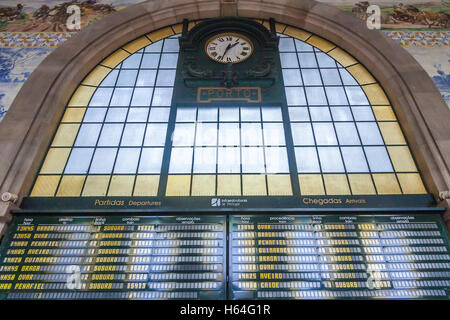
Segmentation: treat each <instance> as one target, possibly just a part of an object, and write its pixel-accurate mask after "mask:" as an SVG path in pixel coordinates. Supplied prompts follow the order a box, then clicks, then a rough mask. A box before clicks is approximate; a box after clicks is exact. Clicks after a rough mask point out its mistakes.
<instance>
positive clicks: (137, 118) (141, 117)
mask: <svg viewBox="0 0 450 320" xmlns="http://www.w3.org/2000/svg"><path fill="white" fill-rule="evenodd" d="M148 111H149V108H130V110H129V111H128V117H127V122H147V117H148Z"/></svg>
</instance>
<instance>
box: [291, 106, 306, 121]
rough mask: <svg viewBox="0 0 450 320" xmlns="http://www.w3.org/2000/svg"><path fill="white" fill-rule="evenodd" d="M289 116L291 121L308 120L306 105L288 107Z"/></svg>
mask: <svg viewBox="0 0 450 320" xmlns="http://www.w3.org/2000/svg"><path fill="white" fill-rule="evenodd" d="M289 118H290V119H291V121H309V114H308V108H307V107H289Z"/></svg>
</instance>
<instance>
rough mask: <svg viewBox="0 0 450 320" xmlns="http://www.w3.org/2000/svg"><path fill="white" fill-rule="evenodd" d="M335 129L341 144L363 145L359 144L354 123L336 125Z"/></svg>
mask: <svg viewBox="0 0 450 320" xmlns="http://www.w3.org/2000/svg"><path fill="white" fill-rule="evenodd" d="M335 127H336V133H337V135H338V139H339V144H341V145H354V144H361V143H360V142H359V138H358V132H357V131H356V127H355V124H354V123H353V122H341V123H336V124H335Z"/></svg>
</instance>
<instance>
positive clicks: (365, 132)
mask: <svg viewBox="0 0 450 320" xmlns="http://www.w3.org/2000/svg"><path fill="white" fill-rule="evenodd" d="M356 126H357V127H358V131H359V135H360V136H361V140H362V143H363V144H365V145H378V144H383V139H382V138H381V134H380V130H379V129H378V125H377V123H376V122H357V123H356Z"/></svg>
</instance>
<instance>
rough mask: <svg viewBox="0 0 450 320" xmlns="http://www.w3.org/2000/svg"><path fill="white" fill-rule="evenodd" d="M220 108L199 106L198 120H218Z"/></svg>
mask: <svg viewBox="0 0 450 320" xmlns="http://www.w3.org/2000/svg"><path fill="white" fill-rule="evenodd" d="M217 115H218V109H217V108H210V107H202V108H198V115H197V120H198V121H217Z"/></svg>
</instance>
